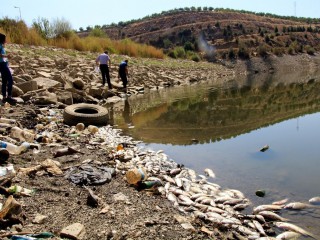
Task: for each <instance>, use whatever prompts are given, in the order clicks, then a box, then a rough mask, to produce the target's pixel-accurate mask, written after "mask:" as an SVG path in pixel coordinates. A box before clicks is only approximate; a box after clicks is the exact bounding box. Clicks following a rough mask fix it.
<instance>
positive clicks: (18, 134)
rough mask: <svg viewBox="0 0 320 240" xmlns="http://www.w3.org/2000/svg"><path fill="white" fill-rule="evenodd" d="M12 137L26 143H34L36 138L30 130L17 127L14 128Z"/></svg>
mask: <svg viewBox="0 0 320 240" xmlns="http://www.w3.org/2000/svg"><path fill="white" fill-rule="evenodd" d="M10 136H11V137H13V138H15V139H19V141H26V142H29V143H32V142H33V141H34V138H35V134H34V133H33V132H31V131H29V130H28V129H21V128H19V127H17V126H15V127H12V128H11V131H10Z"/></svg>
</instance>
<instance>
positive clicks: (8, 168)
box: [0, 164, 16, 177]
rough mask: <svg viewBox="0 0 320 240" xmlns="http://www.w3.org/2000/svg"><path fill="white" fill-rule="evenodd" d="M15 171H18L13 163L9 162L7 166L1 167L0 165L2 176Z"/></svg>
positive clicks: (0, 174) (0, 175)
mask: <svg viewBox="0 0 320 240" xmlns="http://www.w3.org/2000/svg"><path fill="white" fill-rule="evenodd" d="M15 172H16V171H15V170H14V168H13V165H12V164H8V165H7V166H5V167H1V166H0V177H2V176H5V175H7V174H10V173H15Z"/></svg>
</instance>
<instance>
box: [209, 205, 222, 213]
mask: <svg viewBox="0 0 320 240" xmlns="http://www.w3.org/2000/svg"><path fill="white" fill-rule="evenodd" d="M207 212H215V213H219V214H223V213H226V211H225V210H223V209H221V208H217V207H213V206H208V207H207Z"/></svg>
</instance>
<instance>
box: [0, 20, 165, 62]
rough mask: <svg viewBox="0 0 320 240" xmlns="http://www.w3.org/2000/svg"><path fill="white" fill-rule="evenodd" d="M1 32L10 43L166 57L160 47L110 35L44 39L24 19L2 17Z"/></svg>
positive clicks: (71, 34)
mask: <svg viewBox="0 0 320 240" xmlns="http://www.w3.org/2000/svg"><path fill="white" fill-rule="evenodd" d="M0 32H1V33H4V34H6V35H7V42H8V43H16V44H27V45H35V46H47V45H49V46H55V47H59V48H63V49H74V50H78V51H90V52H103V51H106V50H107V51H109V53H115V54H121V55H128V56H131V57H148V58H160V59H163V58H164V53H163V52H162V50H160V49H156V48H155V47H152V46H149V45H146V44H138V43H135V42H133V41H131V40H129V39H124V40H121V41H113V40H111V39H110V38H108V37H93V36H88V37H85V38H80V37H79V36H78V35H76V34H75V33H73V32H71V33H70V34H68V35H67V36H65V37H59V38H50V39H48V40H47V39H44V38H43V37H41V35H40V34H39V33H38V32H37V31H36V30H35V29H34V28H28V27H27V25H26V24H25V23H24V21H16V20H12V19H8V18H5V19H2V20H1V19H0Z"/></svg>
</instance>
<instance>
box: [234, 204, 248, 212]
mask: <svg viewBox="0 0 320 240" xmlns="http://www.w3.org/2000/svg"><path fill="white" fill-rule="evenodd" d="M248 206H249V204H248V203H239V204H236V205H234V206H233V209H234V210H238V211H241V210H244V209H246V208H247V207H248Z"/></svg>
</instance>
